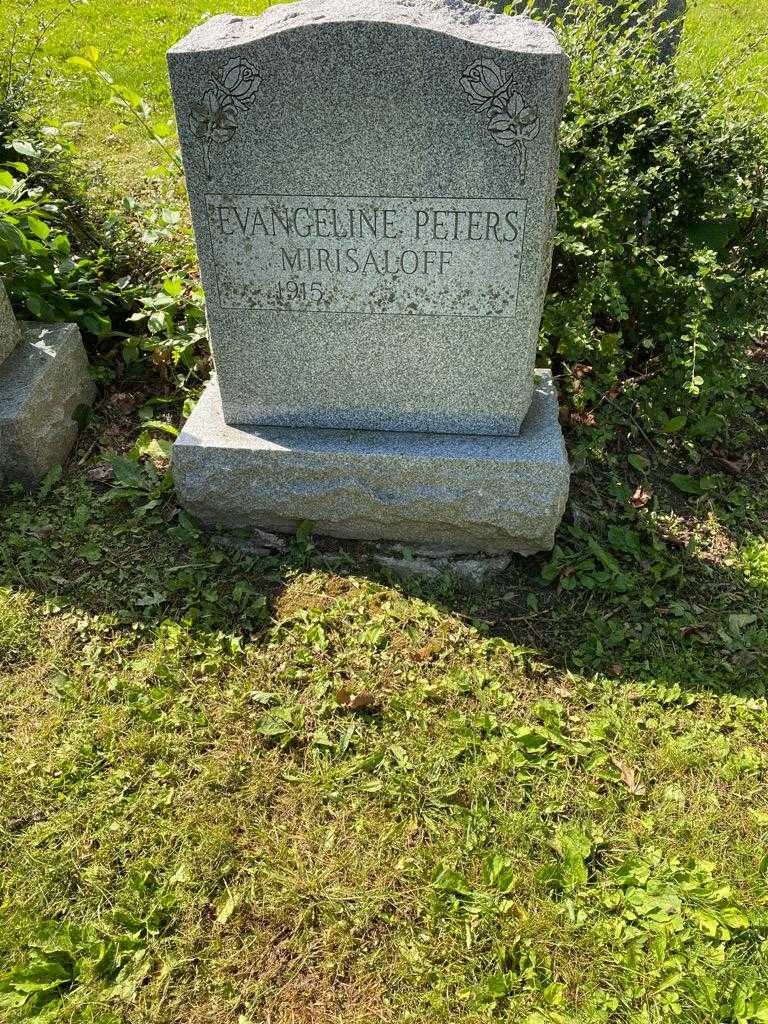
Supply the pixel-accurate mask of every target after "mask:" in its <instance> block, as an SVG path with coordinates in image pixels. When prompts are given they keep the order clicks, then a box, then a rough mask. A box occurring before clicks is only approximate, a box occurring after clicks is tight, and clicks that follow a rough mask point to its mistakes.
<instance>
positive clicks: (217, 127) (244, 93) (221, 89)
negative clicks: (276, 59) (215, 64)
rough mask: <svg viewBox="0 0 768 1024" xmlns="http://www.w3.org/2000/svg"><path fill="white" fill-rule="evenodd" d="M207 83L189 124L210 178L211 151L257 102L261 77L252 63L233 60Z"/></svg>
mask: <svg viewBox="0 0 768 1024" xmlns="http://www.w3.org/2000/svg"><path fill="white" fill-rule="evenodd" d="M208 81H209V87H208V88H207V89H206V90H205V92H204V93H203V95H202V97H201V98H200V101H199V102H198V103H193V104H192V106H191V109H190V112H189V124H190V127H191V129H192V132H193V133H194V135H195V137H196V138H198V139H200V141H201V143H202V147H203V163H204V165H205V172H206V175H207V176H209V177H210V173H209V172H210V161H211V153H212V151H213V150H215V149H216V148H217V147H223V146H226V144H227V143H228V142H229V141H230V140H231V139H232V137H233V135H234V134H235V132H236V131H237V117H238V114H239V113H240V112H241V111H244V110H247V109H248V107H250V106H251V105H252V104H253V101H254V100H255V99H256V94H257V93H258V91H259V87H260V86H261V76H260V75H259V74H258V72H257V70H256V66H255V64H254V63H253V61H250V60H248V59H247V58H245V57H233V58H232V59H231V60H228V61H227V63H226V64H225V65H224V66H223V67H222V68H220V69H218V70H216V71H213V72H212V73H211V75H210V77H209V80H208Z"/></svg>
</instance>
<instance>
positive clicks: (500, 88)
mask: <svg viewBox="0 0 768 1024" xmlns="http://www.w3.org/2000/svg"><path fill="white" fill-rule="evenodd" d="M461 84H462V86H463V87H464V91H465V92H466V94H467V96H468V97H469V102H470V103H471V104H472V106H473V107H479V108H480V109H481V110H483V109H484V108H485V107H491V106H493V107H496V108H497V109H499V110H501V109H503V107H504V99H503V93H504V92H505V90H506V88H507V77H506V75H505V74H504V72H503V71H502V70H501V68H500V67H499V65H498V64H497V63H496V61H494V60H476V61H474V62H473V63H472V64H470V65H469V67H467V68H466V69H465V70H464V74H463V75H462V76H461Z"/></svg>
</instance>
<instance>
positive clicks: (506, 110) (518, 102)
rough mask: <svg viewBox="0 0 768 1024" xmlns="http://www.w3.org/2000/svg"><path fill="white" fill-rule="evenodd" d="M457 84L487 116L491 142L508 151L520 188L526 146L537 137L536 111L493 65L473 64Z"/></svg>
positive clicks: (484, 63)
mask: <svg viewBox="0 0 768 1024" xmlns="http://www.w3.org/2000/svg"><path fill="white" fill-rule="evenodd" d="M461 84H462V87H463V88H464V91H465V92H466V94H467V98H468V99H469V102H470V103H471V104H472V106H473V107H477V109H478V110H479V111H483V112H487V113H488V114H489V119H488V130H489V131H490V133H491V136H492V138H493V140H494V142H495V143H496V144H497V145H499V146H504V147H506V148H510V149H511V150H512V154H513V156H514V159H515V165H516V169H517V176H518V178H519V181H520V184H521V185H523V184H525V177H526V173H527V168H528V149H527V146H526V143H527V142H530V141H531V140H532V139H535V138H536V136H537V135H538V134H539V128H540V127H541V121H540V118H539V114H538V111H537V110H536V108H535V107H533V106H532V105H531V104H530V103H528V102H527V101H526V100H525V99H524V98H523V96H521V94H520V93H519V92H518V91H517V90H516V89H515V88H514V83H513V82H512V79H511V77H510V76H509V75H507V74H505V73H504V72H503V71H502V69H501V68H500V67H499V65H498V64H497V63H496V61H493V60H476V61H473V63H472V64H470V65H469V66H468V67H467V68H465V69H464V74H463V75H462V76H461Z"/></svg>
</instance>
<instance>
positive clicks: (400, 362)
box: [168, 0, 568, 553]
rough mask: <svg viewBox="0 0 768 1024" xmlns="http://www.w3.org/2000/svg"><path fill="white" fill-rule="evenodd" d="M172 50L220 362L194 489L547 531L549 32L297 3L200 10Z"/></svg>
mask: <svg viewBox="0 0 768 1024" xmlns="http://www.w3.org/2000/svg"><path fill="white" fill-rule="evenodd" d="M168 61H169V69H170V77H171V85H172V90H173V97H174V104H175V108H176V117H177V122H178V125H179V134H180V139H181V145H182V153H183V158H184V166H185V173H186V178H187V186H188V191H189V198H190V204H191V208H192V216H193V222H194V227H195V234H196V241H197V247H198V254H199V257H200V267H201V272H202V279H203V284H204V288H205V293H206V304H207V309H208V320H209V326H210V334H211V340H212V346H213V353H214V361H215V367H216V377H215V378H214V379H213V380H212V381H211V383H210V384H209V386H208V388H207V389H206V391H205V393H204V395H203V397H202V398H201V400H200V402H199V403H198V406H197V408H196V409H195V411H194V412H193V414H192V416H191V417H190V419H189V421H188V422H187V424H186V425H185V427H184V429H183V431H182V433H181V435H180V436H179V438H178V440H177V442H176V444H175V445H174V451H173V470H174V477H175V480H176V486H177V491H178V494H179V497H180V500H181V502H182V503H183V504H184V505H185V506H186V507H187V508H188V509H190V510H191V511H192V512H193V513H195V514H196V515H198V516H199V517H200V518H201V519H202V520H203V521H205V522H209V523H223V524H226V525H229V526H233V527H247V526H251V527H266V528H267V529H277V530H285V531H290V530H292V529H293V528H295V527H296V525H297V524H298V523H299V522H301V521H304V520H311V521H312V522H313V523H314V525H315V528H316V529H317V530H318V531H319V532H323V533H327V534H332V535H335V536H340V537H356V538H366V539H371V540H374V539H385V540H392V541H400V542H403V543H408V544H417V545H419V546H421V547H429V546H430V545H432V546H435V545H437V546H439V547H440V548H441V549H444V550H454V551H488V552H503V551H508V550H517V551H521V552H525V553H529V552H531V551H535V550H540V549H542V548H547V547H551V546H552V543H553V538H554V530H555V527H556V526H557V523H558V522H559V520H560V517H561V516H562V512H563V508H564V505H565V501H566V497H567V492H568V463H567V457H566V454H565V448H564V445H563V439H562V434H561V432H560V429H559V425H558V423H557V400H556V395H555V391H554V388H553V384H552V380H551V376H550V375H549V373H548V372H546V371H541V372H538V371H537V372H536V373H535V372H534V360H535V353H536V346H537V340H538V332H539V325H540V318H541V312H542V304H543V298H544V294H545V291H546V286H547V281H548V277H549V271H550V263H551V256H552V239H553V233H554V228H555V204H554V193H555V186H556V181H557V171H558V144H557V132H558V126H559V122H560V117H561V113H562V108H563V103H564V99H565V94H566V88H567V77H568V61H567V58H566V57H565V55H564V54H563V52H562V50H561V48H560V46H559V44H558V42H557V40H556V38H555V36H554V34H553V33H552V32H551V31H550V30H549V29H548V28H546V26H544V25H543V24H541V23H540V22H534V21H531V20H529V19H527V18H509V17H498V16H496V15H494V14H492V13H490V12H486V11H481V10H478V8H477V7H474V6H472V5H470V4H466V3H463V2H462V0H444V2H434V0H344V2H341V0H299V2H296V3H294V4H291V5H279V6H275V7H272V8H270V9H269V10H267V11H266V12H265V13H264V14H263V15H261V16H260V17H257V18H239V17H234V16H229V15H227V16H220V17H216V18H212V19H211V20H210V21H208V22H206V23H205V24H204V25H202V26H200V27H198V28H196V29H194V30H193V31H192V32H191V33H190V34H189V35H188V36H187V37H186V38H185V39H183V40H182V41H181V42H180V43H178V44H177V45H176V46H174V47H173V48H172V49H171V50H170V51H169V54H168ZM478 435H485V436H478Z"/></svg>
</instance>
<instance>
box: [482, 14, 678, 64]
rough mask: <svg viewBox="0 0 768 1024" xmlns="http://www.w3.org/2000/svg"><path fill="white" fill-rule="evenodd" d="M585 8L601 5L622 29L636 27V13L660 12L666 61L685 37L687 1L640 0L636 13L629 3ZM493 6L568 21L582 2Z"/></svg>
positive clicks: (658, 21)
mask: <svg viewBox="0 0 768 1024" xmlns="http://www.w3.org/2000/svg"><path fill="white" fill-rule="evenodd" d="M581 4H582V5H583V7H584V9H586V10H589V9H590V7H592V6H593V5H595V4H596V5H598V6H599V8H600V10H601V12H602V13H603V14H604V16H605V20H606V22H607V23H608V24H609V25H615V26H620V25H621V24H622V23H623V24H625V25H632V24H635V23H636V21H637V14H639V15H641V16H642V15H648V14H655V13H656V12H657V11H658V15H657V17H656V20H655V23H656V25H657V27H658V28H659V29H660V34H659V52H660V56H661V57H662V58H663V59H664V60H671V59H672V58H673V57H674V55H675V53H676V52H677V48H678V46H679V44H680V37H681V35H682V22H683V16H684V15H685V10H686V6H687V5H686V0H663V2H660V0H638V2H637V12H636V13H633V12H629V11H627V9H626V7H627V0H581ZM492 7H493V9H494V10H496V11H497V12H498V13H501V12H502V11H504V9H505V8H506V9H508V10H509V9H511V10H512V11H521V10H524V9H525V10H528V11H529V12H530V13H531V15H532V16H533V17H542V18H546V17H550V16H552V15H555V16H557V17H560V18H564V19H566V20H568V19H569V18H573V17H575V16H576V13H577V10H578V7H579V0H575V2H574V0H530V3H529V0H512V3H503V2H501V0H499V2H497V3H493V4H492Z"/></svg>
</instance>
